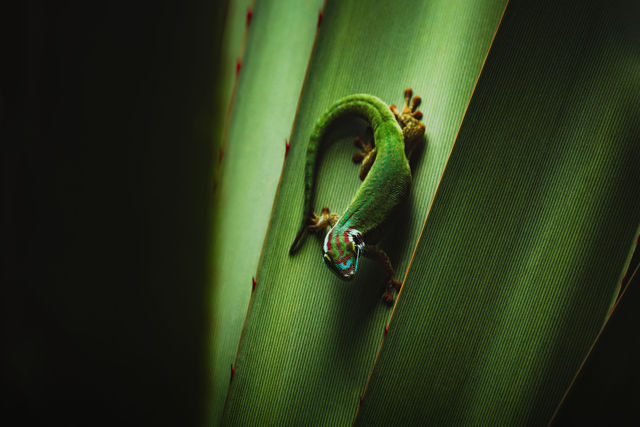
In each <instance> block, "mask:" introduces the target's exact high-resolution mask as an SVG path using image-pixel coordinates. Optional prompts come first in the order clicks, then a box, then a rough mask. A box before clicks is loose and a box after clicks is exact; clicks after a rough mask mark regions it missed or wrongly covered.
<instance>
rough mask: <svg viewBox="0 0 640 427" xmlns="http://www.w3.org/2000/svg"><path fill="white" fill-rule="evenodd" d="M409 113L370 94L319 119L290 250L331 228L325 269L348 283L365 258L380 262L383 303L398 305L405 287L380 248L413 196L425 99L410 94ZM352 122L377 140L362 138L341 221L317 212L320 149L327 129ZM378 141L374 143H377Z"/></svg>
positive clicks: (324, 250) (352, 97)
mask: <svg viewBox="0 0 640 427" xmlns="http://www.w3.org/2000/svg"><path fill="white" fill-rule="evenodd" d="M404 100H405V102H404V107H403V108H402V110H401V111H398V109H397V107H396V106H395V105H390V106H389V105H387V104H385V103H384V102H383V101H382V100H381V99H380V98H377V97H375V96H373V95H367V94H356V95H349V96H346V97H344V98H342V99H340V100H338V101H337V102H335V103H334V104H333V105H332V106H331V107H329V108H328V109H327V110H326V111H325V112H324V113H323V114H322V115H321V116H320V118H319V119H318V121H317V122H316V124H315V126H314V129H313V131H312V133H311V137H310V138H309V143H308V146H307V154H306V163H305V174H304V177H305V181H304V183H305V194H304V208H303V219H302V225H301V227H300V229H299V231H298V233H297V234H296V236H295V239H294V241H293V243H292V244H291V247H290V249H289V255H293V254H294V253H295V252H296V251H297V249H298V247H299V245H300V242H301V240H302V237H303V236H304V235H306V233H305V232H312V233H321V232H323V231H324V230H326V228H327V227H329V228H330V230H329V232H328V233H327V234H326V236H325V238H324V243H323V245H322V259H323V261H324V263H325V264H326V265H327V266H328V267H329V268H330V269H331V271H332V272H334V273H335V274H336V275H337V276H338V277H339V278H341V279H343V280H351V279H353V277H354V276H355V274H356V271H357V269H358V259H359V258H360V255H362V256H366V257H368V258H372V259H375V260H377V261H378V262H380V263H381V264H382V267H383V269H384V272H385V281H386V284H385V289H384V292H383V294H382V299H383V300H384V301H385V302H386V303H387V304H393V290H394V289H397V290H400V286H401V283H400V282H399V281H398V280H396V279H395V278H394V273H393V268H392V266H391V262H390V261H389V257H388V255H387V254H386V253H385V252H384V251H383V250H382V249H380V248H378V247H377V246H375V243H377V241H378V240H379V239H380V238H381V237H382V236H381V234H382V232H383V231H384V229H385V228H387V227H388V219H389V217H390V215H391V214H392V212H393V211H394V208H396V207H397V205H398V204H399V203H400V202H401V201H402V200H403V199H404V198H405V197H406V196H407V194H408V192H409V187H410V185H411V169H410V167H409V160H408V159H409V157H410V156H411V154H412V153H413V152H414V151H415V148H417V146H419V145H420V144H421V143H424V134H425V129H426V128H425V125H424V124H423V123H422V122H421V121H420V119H422V113H421V112H420V111H418V106H419V105H420V102H421V99H420V97H418V96H416V97H413V91H412V90H411V89H406V90H405V92H404ZM346 116H359V117H361V118H363V119H365V120H367V121H368V123H369V126H370V133H371V136H372V138H370V139H368V140H367V141H365V140H363V139H361V138H360V137H357V138H356V139H355V143H356V145H357V146H358V147H360V148H361V152H358V153H356V154H354V155H353V161H354V162H355V163H362V165H361V167H360V172H359V175H360V179H361V180H362V184H361V185H360V187H359V189H358V190H357V192H356V194H355V196H354V197H353V199H352V201H351V203H350V204H349V206H348V207H347V210H346V211H345V212H344V213H343V214H342V215H341V216H339V215H338V214H336V213H335V212H331V211H330V210H329V208H327V207H323V208H322V213H321V215H316V214H315V213H314V211H313V196H314V185H315V174H316V168H317V166H318V149H319V148H320V144H321V143H322V142H323V140H324V139H325V138H324V137H325V135H326V133H327V129H328V128H329V127H330V126H331V125H332V124H333V123H334V122H335V121H336V120H337V119H341V118H342V117H346ZM371 139H372V140H371Z"/></svg>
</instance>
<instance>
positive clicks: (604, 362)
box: [553, 249, 640, 426]
mask: <svg viewBox="0 0 640 427" xmlns="http://www.w3.org/2000/svg"><path fill="white" fill-rule="evenodd" d="M636 253H638V250H637V249H636ZM634 271H635V275H633V276H631V280H630V281H629V282H630V283H629V286H628V288H627V289H626V290H625V292H624V294H623V295H622V296H621V298H620V301H619V302H618V303H617V305H616V307H615V310H614V311H613V313H612V315H611V318H610V319H609V321H607V324H606V326H605V327H604V328H603V330H602V333H601V334H600V336H599V337H598V339H597V341H596V342H595V345H594V346H593V348H592V349H591V351H590V353H589V355H588V357H587V358H586V360H585V363H584V366H582V367H581V370H580V373H579V375H578V377H577V378H576V380H575V382H574V383H573V384H572V385H571V387H570V389H569V390H568V393H567V396H566V398H565V399H564V400H563V402H562V404H561V405H560V406H559V408H558V412H557V414H556V416H555V418H554V420H553V425H558V426H566V425H574V426H579V425H629V426H630V425H638V422H640V417H639V414H638V410H637V406H636V402H638V398H640V393H639V390H638V387H637V385H638V381H639V380H640V374H639V372H638V361H640V359H639V357H638V356H639V355H640V351H639V350H640V348H639V347H638V340H637V339H636V336H637V331H638V309H639V308H640V289H639V288H638V278H639V277H640V274H638V273H639V272H638V269H637V265H636V269H635V270H634Z"/></svg>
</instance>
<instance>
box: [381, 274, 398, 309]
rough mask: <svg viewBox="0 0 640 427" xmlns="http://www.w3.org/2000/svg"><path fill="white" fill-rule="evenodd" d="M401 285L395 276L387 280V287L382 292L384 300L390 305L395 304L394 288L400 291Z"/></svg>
mask: <svg viewBox="0 0 640 427" xmlns="http://www.w3.org/2000/svg"><path fill="white" fill-rule="evenodd" d="M401 287H402V283H400V282H399V281H397V280H396V279H393V278H392V279H389V280H388V281H387V285H386V288H385V290H384V292H383V293H382V300H383V301H384V302H385V303H387V304H388V305H393V290H394V289H396V290H397V291H400V288H401Z"/></svg>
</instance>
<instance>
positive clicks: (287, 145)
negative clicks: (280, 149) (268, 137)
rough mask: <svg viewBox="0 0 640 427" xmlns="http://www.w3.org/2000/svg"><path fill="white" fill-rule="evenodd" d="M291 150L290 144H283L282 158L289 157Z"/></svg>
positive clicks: (286, 142)
mask: <svg viewBox="0 0 640 427" xmlns="http://www.w3.org/2000/svg"><path fill="white" fill-rule="evenodd" d="M290 148H291V144H289V141H285V142H284V157H285V158H286V157H287V156H288V155H289V149H290Z"/></svg>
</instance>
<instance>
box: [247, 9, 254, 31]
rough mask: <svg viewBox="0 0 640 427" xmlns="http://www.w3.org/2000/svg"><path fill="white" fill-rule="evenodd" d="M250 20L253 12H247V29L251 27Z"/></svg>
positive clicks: (249, 10)
mask: <svg viewBox="0 0 640 427" xmlns="http://www.w3.org/2000/svg"><path fill="white" fill-rule="evenodd" d="M251 18H253V10H251V9H248V10H247V27H248V26H249V25H251Z"/></svg>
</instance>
